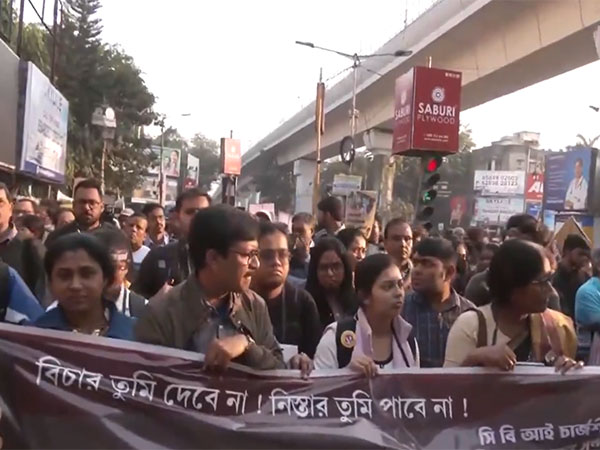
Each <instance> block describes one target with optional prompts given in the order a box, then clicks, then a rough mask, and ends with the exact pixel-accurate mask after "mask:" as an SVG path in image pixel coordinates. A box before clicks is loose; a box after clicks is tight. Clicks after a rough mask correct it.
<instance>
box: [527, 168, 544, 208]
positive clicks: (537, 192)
mask: <svg viewBox="0 0 600 450" xmlns="http://www.w3.org/2000/svg"><path fill="white" fill-rule="evenodd" d="M543 199H544V174H543V173H528V174H527V182H526V184H525V200H527V201H528V202H541V201H542V200H543Z"/></svg>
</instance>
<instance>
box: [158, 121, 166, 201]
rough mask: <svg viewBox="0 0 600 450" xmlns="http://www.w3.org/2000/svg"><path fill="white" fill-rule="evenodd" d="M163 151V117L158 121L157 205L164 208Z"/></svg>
mask: <svg viewBox="0 0 600 450" xmlns="http://www.w3.org/2000/svg"><path fill="white" fill-rule="evenodd" d="M164 150H165V118H164V117H163V118H162V119H161V121H160V161H159V166H158V167H159V169H158V173H159V175H158V203H159V204H160V206H164V200H165V186H164V184H165V173H164V170H163V157H164Z"/></svg>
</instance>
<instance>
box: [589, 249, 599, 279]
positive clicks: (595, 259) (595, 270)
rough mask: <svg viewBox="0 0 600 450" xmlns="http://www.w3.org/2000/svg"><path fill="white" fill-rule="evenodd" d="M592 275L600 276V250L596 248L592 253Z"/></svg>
mask: <svg viewBox="0 0 600 450" xmlns="http://www.w3.org/2000/svg"><path fill="white" fill-rule="evenodd" d="M591 259H592V275H593V276H595V277H598V276H600V248H596V249H594V250H593V251H592V257H591Z"/></svg>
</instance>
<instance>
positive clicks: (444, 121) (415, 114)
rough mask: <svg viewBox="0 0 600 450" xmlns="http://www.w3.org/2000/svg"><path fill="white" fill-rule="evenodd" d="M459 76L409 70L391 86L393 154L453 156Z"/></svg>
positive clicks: (425, 69)
mask: <svg viewBox="0 0 600 450" xmlns="http://www.w3.org/2000/svg"><path fill="white" fill-rule="evenodd" d="M461 86H462V75H461V73H460V72H455V71H451V70H444V69H435V68H430V67H413V68H412V69H411V70H410V71H409V72H407V73H405V74H404V75H401V76H400V77H399V78H398V79H397V80H396V85H395V108H394V136H393V144H392V145H393V153H394V154H402V155H409V156H418V155H419V154H421V153H422V152H423V151H433V152H439V153H446V154H451V153H456V152H457V151H458V135H459V126H460V95H461Z"/></svg>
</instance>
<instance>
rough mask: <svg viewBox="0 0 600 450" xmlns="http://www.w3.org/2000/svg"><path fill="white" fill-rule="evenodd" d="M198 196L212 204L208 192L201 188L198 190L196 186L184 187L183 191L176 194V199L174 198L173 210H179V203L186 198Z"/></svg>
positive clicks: (181, 203)
mask: <svg viewBox="0 0 600 450" xmlns="http://www.w3.org/2000/svg"><path fill="white" fill-rule="evenodd" d="M198 197H204V198H206V201H207V202H208V204H209V205H212V198H211V197H210V195H208V193H206V192H204V191H203V190H200V189H198V188H192V189H186V190H185V191H183V192H182V193H181V194H179V195H178V196H177V200H175V211H177V212H179V210H180V209H181V205H183V202H185V201H186V200H191V199H193V198H198Z"/></svg>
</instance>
